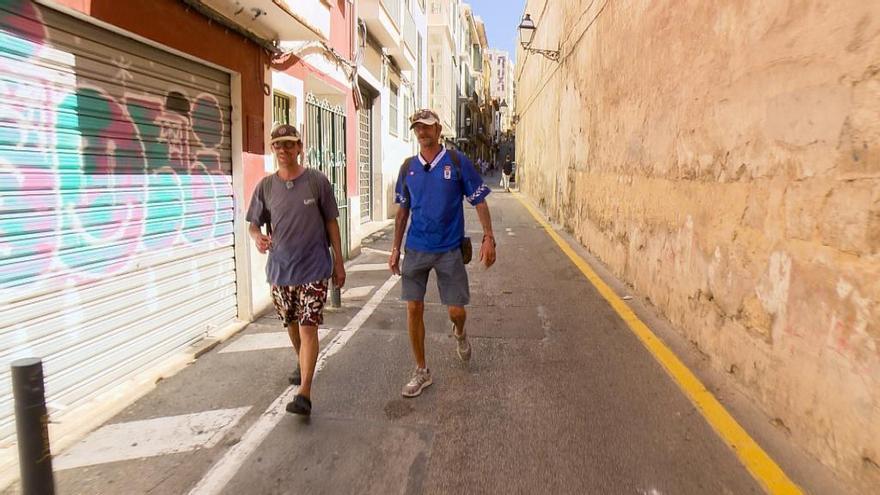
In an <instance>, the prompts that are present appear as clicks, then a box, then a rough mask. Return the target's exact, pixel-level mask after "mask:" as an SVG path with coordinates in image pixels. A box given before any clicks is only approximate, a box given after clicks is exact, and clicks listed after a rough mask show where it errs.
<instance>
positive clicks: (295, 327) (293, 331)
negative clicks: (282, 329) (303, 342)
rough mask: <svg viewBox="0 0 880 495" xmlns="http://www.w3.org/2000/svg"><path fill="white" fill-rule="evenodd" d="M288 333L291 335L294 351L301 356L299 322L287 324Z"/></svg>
mask: <svg viewBox="0 0 880 495" xmlns="http://www.w3.org/2000/svg"><path fill="white" fill-rule="evenodd" d="M287 335H289V336H290V343H291V344H293V351H294V352H295V353H296V355H297V356H299V342H300V341H299V324H298V323H297V322H295V321H294V322H292V323H291V324H290V325H288V326H287Z"/></svg>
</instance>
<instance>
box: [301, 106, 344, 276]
mask: <svg viewBox="0 0 880 495" xmlns="http://www.w3.org/2000/svg"><path fill="white" fill-rule="evenodd" d="M303 132H304V136H303V137H304V138H305V144H306V149H305V155H306V165H307V166H309V167H314V168H317V169H318V170H320V171H321V172H323V173H324V175H326V176H327V178H328V179H329V180H330V184H332V185H333V193H334V196H336V204H337V205H338V206H339V232H340V234H341V236H342V256H343V258H345V259H348V256H349V250H350V249H349V231H350V227H349V224H350V220H349V209H348V195H347V194H346V185H347V181H346V164H345V160H346V153H345V109H344V108H343V107H341V106H338V105H331V104H330V102H328V101H327V100H319V99H318V98H317V97H316V96H315V95H313V94H312V93H309V94H307V95H306V124H305V129H303Z"/></svg>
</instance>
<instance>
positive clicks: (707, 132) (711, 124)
mask: <svg viewBox="0 0 880 495" xmlns="http://www.w3.org/2000/svg"><path fill="white" fill-rule="evenodd" d="M526 11H527V12H530V13H532V15H533V17H534V18H535V20H536V22H537V24H538V26H539V27H538V31H537V34H536V37H535V41H534V44H533V46H536V47H541V48H545V47H554V48H555V46H556V44H557V43H559V42H561V48H562V57H561V59H560V60H561V63H560V64H557V63H555V62H551V61H547V60H545V59H543V58H541V57H538V56H536V55H529V56H527V57H526V56H525V55H524V54H523V53H522V52H520V53H519V54H518V57H517V60H518V61H519V63H518V65H519V68H518V70H519V71H521V73H520V74H517V76H518V97H517V109H516V111H517V114H518V115H519V118H520V121H519V123H518V126H517V163H518V166H519V167H520V172H519V174H518V175H519V177H518V179H519V181H520V185H521V187H522V189H523V190H524V191H525V192H526V193H527V194H528V195H530V196H532V197H534V198H536V199H538V200H539V201H540V202H541V203H543V205H544V207H545V208H546V209H547V211H548V212H549V213H550V214H551V215H552V216H553V217H554V219H555V220H557V221H559V222H560V223H562V224H564V225H565V226H566V227H567V228H569V229H571V231H572V232H573V233H574V234H575V235H576V236H577V238H578V239H579V240H580V241H581V242H582V243H583V244H584V245H585V246H587V247H588V248H589V249H590V250H591V251H592V252H593V253H595V254H596V255H597V256H598V257H599V258H600V259H602V260H603V261H604V262H605V263H607V264H608V266H609V267H611V268H612V269H613V270H614V271H615V272H616V274H617V275H618V276H620V277H621V278H623V279H625V280H627V281H628V282H630V283H632V284H633V285H634V286H635V288H636V290H637V291H638V292H640V293H641V294H643V295H645V296H646V297H648V298H650V300H651V301H652V302H653V303H654V304H655V305H656V306H657V307H658V308H660V309H661V310H662V311H663V312H664V313H665V315H666V316H667V317H668V318H669V320H670V321H672V322H673V323H674V324H675V325H676V326H677V327H678V328H680V330H681V332H682V333H684V334H685V335H686V336H687V338H688V339H690V340H692V341H694V342H695V344H696V345H698V346H699V347H700V348H701V349H702V350H703V351H704V352H705V353H707V354H708V355H709V356H710V357H711V359H712V361H713V364H714V365H715V366H716V367H717V368H719V369H723V370H725V371H728V372H730V373H732V374H733V375H734V376H735V377H736V379H737V380H738V382H739V383H740V384H741V385H742V386H743V387H744V388H745V389H746V391H747V392H748V393H749V394H750V395H751V396H753V397H754V398H755V399H756V401H758V402H759V403H760V404H761V405H762V407H763V408H764V409H765V411H766V412H767V413H768V414H769V415H770V416H771V417H775V418H779V419H780V420H781V421H782V422H783V423H784V424H785V426H786V427H787V428H788V429H790V431H791V436H792V438H793V439H794V440H795V441H796V442H798V443H800V444H801V445H803V446H805V448H807V449H808V450H809V451H810V452H812V453H813V454H814V455H816V456H817V457H818V458H820V459H821V460H822V461H823V462H825V463H827V464H828V465H831V466H833V467H834V468H836V469H837V470H838V471H839V472H841V473H844V474H845V475H847V476H849V477H851V478H853V479H855V480H857V482H858V483H862V484H864V486H866V487H868V486H873V487H874V488H876V487H877V486H880V485H878V484H880V468H878V466H877V464H878V463H880V2H867V1H864V0H842V1H838V2H823V1H818V0H776V1H771V2H764V1H758V0H751V1H747V0H741V1H704V0H691V1H682V0H654V1H651V2H647V1H636V0H619V1H614V2H607V4H606V2H605V1H604V0H598V1H595V2H591V1H579V2H570V1H562V0H548V1H546V2H545V1H544V0H532V1H529V2H528V5H527V7H526ZM597 16H598V17H597ZM588 26H589V27H588ZM551 109H552V111H551Z"/></svg>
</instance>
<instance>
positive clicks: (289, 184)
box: [246, 124, 345, 415]
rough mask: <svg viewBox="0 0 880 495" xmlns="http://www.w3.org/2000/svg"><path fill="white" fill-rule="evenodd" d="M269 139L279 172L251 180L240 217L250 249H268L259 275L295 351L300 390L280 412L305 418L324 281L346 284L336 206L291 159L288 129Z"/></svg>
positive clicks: (293, 141) (296, 152) (316, 176)
mask: <svg viewBox="0 0 880 495" xmlns="http://www.w3.org/2000/svg"><path fill="white" fill-rule="evenodd" d="M269 142H270V144H271V145H272V150H273V151H274V153H275V158H276V159H277V163H278V171H277V172H275V173H274V174H272V175H269V176H267V177H264V178H263V179H262V180H261V181H260V183H259V184H258V185H257V188H256V190H255V191H254V196H253V198H251V204H250V207H249V208H248V212H247V217H246V218H247V221H248V222H249V223H250V226H249V228H248V231H249V233H250V236H251V238H252V239H253V240H254V243H255V244H256V246H257V250H258V251H260V252H261V253H266V252H268V253H269V259H268V261H267V263H266V278H267V281H268V282H269V283H270V284H271V285H272V301H273V303H274V304H275V310H276V311H277V312H278V316H279V317H280V318H281V320H282V321H284V325H285V326H286V327H287V330H288V333H289V334H290V341H291V343H292V344H293V348H294V350H295V351H296V353H297V356H298V364H297V366H296V370H295V371H294V374H293V376H292V377H291V383H293V384H295V385H300V387H299V390H298V391H297V394H296V395H295V396H294V398H293V400H292V401H291V402H290V403H289V404H287V411H288V412H291V413H294V414H302V415H309V414H311V411H312V400H311V392H312V378H313V377H314V374H315V365H316V364H317V360H318V325H321V324H322V323H324V313H323V311H324V303H326V302H327V282H328V279H329V278H330V277H331V276H332V277H333V282H334V283H335V284H336V286H337V287H342V286H343V285H344V284H345V267H344V265H343V262H342V248H341V242H340V236H339V223H338V222H337V220H336V218H337V217H338V216H339V210H338V208H337V205H336V198H335V197H334V196H333V187H332V186H331V185H330V181H328V180H327V177H325V176H324V174H322V173H321V172H319V171H317V170H315V169H306V168H305V167H303V166H302V165H301V164H300V163H298V161H297V158H298V157H299V156H300V155H301V152H302V141H301V139H300V135H299V132H298V131H297V130H296V128H295V127H294V126H292V125H289V124H283V125H279V126H277V127H275V129H273V130H272V135H271V139H270V141H269ZM264 224H266V225H267V229H266V230H267V232H266V233H265V234H264V233H263V232H262V230H261V227H262V226H263V225H264ZM328 240H329V244H330V245H331V246H332V248H333V258H332V260H331V257H330V251H329V250H328V249H327V245H328Z"/></svg>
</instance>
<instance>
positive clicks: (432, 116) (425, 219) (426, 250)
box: [388, 110, 495, 397]
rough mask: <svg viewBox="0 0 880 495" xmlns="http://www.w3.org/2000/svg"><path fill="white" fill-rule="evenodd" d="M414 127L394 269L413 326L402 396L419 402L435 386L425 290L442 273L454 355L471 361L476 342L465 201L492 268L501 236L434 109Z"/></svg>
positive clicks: (401, 177)
mask: <svg viewBox="0 0 880 495" xmlns="http://www.w3.org/2000/svg"><path fill="white" fill-rule="evenodd" d="M410 129H411V130H414V132H415V135H416V137H417V139H418V141H419V148H420V152H419V154H418V156H415V157H411V158H408V159H407V160H406V161H405V162H404V163H403V165H402V166H401V167H400V173H399V174H398V177H397V184H396V186H395V192H396V197H395V202H396V203H398V204H399V205H400V208H399V209H398V211H397V216H396V218H395V220H394V241H393V244H392V248H391V256H390V257H389V259H388V267H389V268H390V269H391V271H392V273H395V274H397V275H402V276H403V293H402V296H401V299H403V300H404V301H406V307H407V327H408V329H409V338H410V344H411V345H412V351H413V356H414V357H415V361H416V370H415V371H414V372H413V374H412V378H411V379H410V380H409V382H408V383H407V384H406V385H405V386H404V387H403V391H402V392H401V393H402V395H403V396H404V397H416V396H418V395H419V394H421V393H422V390H424V389H425V387H428V386H429V385H431V383H432V380H431V371H430V370H429V369H428V365H427V362H426V359H425V320H424V313H425V302H424V300H425V291H426V290H427V285H428V274H429V273H430V271H431V270H432V269H433V270H434V271H435V272H436V274H437V286H438V289H439V290H440V302H442V303H443V304H444V305H445V306H447V311H448V313H449V319H450V320H452V333H453V335H454V336H455V338H456V341H457V345H456V352H457V353H458V357H459V358H460V359H461V360H462V361H468V360H469V359H470V358H471V345H470V342H468V339H467V333H466V332H465V328H464V324H465V319H466V318H467V313H466V311H465V306H466V305H467V304H468V303H469V302H470V288H469V286H468V275H467V271H466V270H465V263H466V262H467V261H469V259H468V260H465V257H468V258H469V257H470V246H471V244H470V239H469V238H466V237H465V235H464V232H465V229H464V208H463V205H462V202H463V199H467V200H468V202H469V203H470V204H472V205H474V206H475V207H476V210H477V216H478V217H479V219H480V224H482V226H483V239H482V242H481V243H480V261H482V262H483V263H484V264H485V265H486V268H489V267H491V266H492V265H493V264H494V263H495V237H494V235H493V233H492V218H491V215H490V214H489V206H488V205H487V204H486V196H487V195H488V194H489V192H490V190H489V188H488V187H486V185H485V184H483V181H482V179H481V178H480V176H479V174H477V171H476V169H475V168H474V165H473V164H472V163H471V161H470V160H468V158H467V157H466V156H464V155H462V154H460V153H458V152H457V151H452V150H448V151H447V150H444V149H443V147H442V146H440V131H441V126H440V119H439V118H438V117H437V114H436V113H434V112H433V111H432V110H419V111H418V112H416V113H415V114H413V116H412V117H410ZM410 216H411V217H412V223H411V224H410V227H409V231H408V233H407V236H406V256H405V257H404V259H403V267H402V268H401V266H400V244H401V242H402V241H403V233H404V231H405V230H406V225H407V222H408V221H409V219H410Z"/></svg>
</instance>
